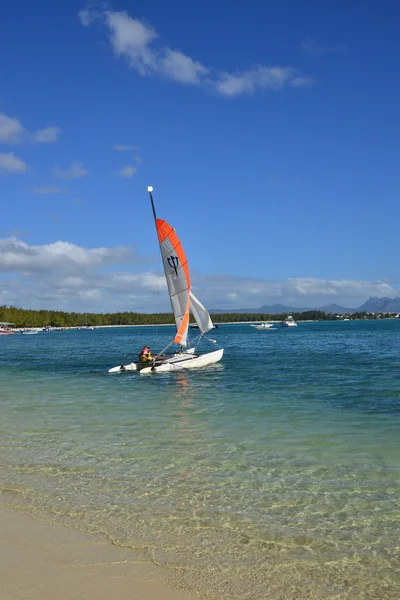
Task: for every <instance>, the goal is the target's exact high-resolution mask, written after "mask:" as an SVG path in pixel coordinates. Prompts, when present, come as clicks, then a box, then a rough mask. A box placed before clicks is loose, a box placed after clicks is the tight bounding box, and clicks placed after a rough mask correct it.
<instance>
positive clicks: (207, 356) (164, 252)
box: [108, 186, 224, 374]
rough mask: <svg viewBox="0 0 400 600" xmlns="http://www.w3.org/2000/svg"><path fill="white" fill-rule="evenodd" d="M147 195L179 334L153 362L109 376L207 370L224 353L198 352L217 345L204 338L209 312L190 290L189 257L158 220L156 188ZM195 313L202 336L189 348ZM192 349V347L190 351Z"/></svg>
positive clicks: (139, 363)
mask: <svg viewBox="0 0 400 600" xmlns="http://www.w3.org/2000/svg"><path fill="white" fill-rule="evenodd" d="M147 191H148V193H149V196H150V202H151V208H152V212H153V217H154V223H155V226H156V231H157V236H158V242H159V245H160V251H161V258H162V262H163V266H164V273H165V278H166V280H167V288H168V293H169V298H170V301H171V307H172V312H173V315H174V319H175V325H176V334H175V336H174V338H173V339H172V340H171V341H170V342H169V343H168V345H167V346H166V347H165V348H163V349H162V350H161V351H160V352H159V353H158V354H157V355H155V356H154V357H152V358H151V360H150V361H146V362H142V361H141V360H138V361H136V362H132V363H130V364H128V365H120V366H117V367H113V368H111V369H109V371H108V372H109V373H121V372H123V371H139V372H140V374H151V373H166V372H169V371H178V370H182V369H194V368H198V367H205V366H207V365H210V364H213V363H216V362H218V361H220V360H221V358H222V356H223V354H224V349H223V348H219V349H218V350H214V351H212V352H206V353H204V354H202V353H200V352H199V351H198V347H199V344H200V342H201V341H202V340H203V339H204V340H206V341H209V342H210V343H213V344H215V343H216V341H215V340H211V339H208V338H206V337H205V334H206V333H207V332H208V331H210V330H211V329H213V328H214V325H213V322H212V321H211V317H210V315H209V313H208V311H207V309H206V308H205V307H204V306H203V305H202V303H201V302H200V300H198V299H197V298H196V296H195V295H194V294H193V292H192V290H191V282H190V274H189V267H188V262H187V259H186V255H185V253H184V250H183V248H182V244H181V242H180V240H179V238H178V236H177V235H176V233H175V230H174V229H173V228H172V227H171V225H169V224H168V223H167V222H166V221H164V220H163V219H158V218H157V216H156V210H155V207H154V201H153V194H152V192H153V188H152V187H151V186H149V187H148V188H147ZM190 312H191V313H192V315H193V317H194V318H195V321H196V323H197V326H198V328H199V330H200V335H199V336H197V338H196V339H195V340H193V344H189V339H188V330H189V313H190ZM173 344H177V345H178V346H179V350H177V351H175V352H173V353H172V354H167V350H168V349H169V348H170V347H171V346H172V345H173ZM188 346H189V347H188Z"/></svg>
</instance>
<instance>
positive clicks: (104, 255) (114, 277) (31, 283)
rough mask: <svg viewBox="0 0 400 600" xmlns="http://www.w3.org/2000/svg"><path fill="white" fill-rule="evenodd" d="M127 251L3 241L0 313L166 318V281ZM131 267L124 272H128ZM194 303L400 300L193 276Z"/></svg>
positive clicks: (337, 287) (306, 281)
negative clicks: (8, 308)
mask: <svg viewBox="0 0 400 600" xmlns="http://www.w3.org/2000/svg"><path fill="white" fill-rule="evenodd" d="M150 262H152V263H153V262H154V263H156V264H158V257H154V258H151V259H146V258H144V257H141V256H139V255H138V254H137V253H135V252H134V251H133V249H132V248H130V247H127V246H121V247H116V248H83V247H80V246H77V245H75V244H71V243H68V242H63V241H58V242H54V243H50V244H44V245H39V246H33V245H29V244H27V243H25V242H23V241H21V240H19V239H17V238H15V237H12V238H9V239H0V273H3V275H2V277H3V279H2V282H3V285H1V286H0V305H1V304H4V303H12V304H17V305H19V306H25V307H27V308H28V307H31V308H57V307H58V308H63V309H65V310H82V311H85V312H86V311H98V312H101V311H103V312H104V311H107V312H109V311H111V312H112V311H118V310H132V311H140V312H157V311H170V306H169V299H168V294H167V288H166V282H165V277H164V274H163V273H162V272H161V271H158V272H154V271H151V270H146V271H144V272H143V266H144V265H146V264H149V263H150ZM128 265H129V266H128ZM192 282H193V285H194V290H195V293H196V295H198V297H199V298H200V299H201V301H202V302H203V303H204V304H205V306H207V307H208V308H219V309H225V310H232V311H233V310H235V309H238V308H251V309H258V308H260V307H261V306H262V305H271V304H275V303H280V304H284V305H291V306H294V307H296V306H297V307H299V308H317V307H320V306H324V305H327V304H330V303H332V302H335V303H338V304H341V305H342V306H345V307H346V306H348V307H357V306H360V305H361V304H362V303H363V302H365V300H366V299H367V298H368V297H370V296H377V297H382V296H388V297H394V296H396V295H399V294H398V293H396V290H395V289H394V288H393V287H392V286H391V285H390V284H389V283H388V282H384V281H357V280H349V279H317V278H312V277H309V278H293V279H286V280H282V281H266V280H257V279H248V278H244V277H232V276H227V275H208V276H201V277H200V276H196V274H195V273H194V274H192Z"/></svg>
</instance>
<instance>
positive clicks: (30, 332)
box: [21, 329, 39, 335]
mask: <svg viewBox="0 0 400 600" xmlns="http://www.w3.org/2000/svg"><path fill="white" fill-rule="evenodd" d="M21 333H22V334H23V335H37V334H38V333H39V330H38V329H26V330H25V331H21Z"/></svg>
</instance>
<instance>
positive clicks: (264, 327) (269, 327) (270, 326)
mask: <svg viewBox="0 0 400 600" xmlns="http://www.w3.org/2000/svg"><path fill="white" fill-rule="evenodd" d="M250 327H254V329H259V330H260V331H271V330H274V331H276V329H274V326H273V324H272V323H252V324H251V325H250Z"/></svg>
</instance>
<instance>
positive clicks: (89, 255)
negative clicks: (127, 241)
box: [0, 237, 140, 274]
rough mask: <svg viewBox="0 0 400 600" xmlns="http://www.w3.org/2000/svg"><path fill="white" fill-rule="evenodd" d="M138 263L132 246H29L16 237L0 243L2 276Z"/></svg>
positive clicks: (67, 243) (66, 243)
mask: <svg viewBox="0 0 400 600" xmlns="http://www.w3.org/2000/svg"><path fill="white" fill-rule="evenodd" d="M129 262H131V263H132V262H133V263H138V262H140V259H139V258H138V256H137V255H135V253H134V252H133V250H132V248H130V247H129V246H117V247H115V248H82V247H81V246H76V245H75V244H70V243H69V242H62V241H59V242H53V243H52V244H44V245H42V246H30V245H29V244H27V243H26V242H23V241H21V240H19V239H17V238H15V237H11V238H8V239H3V240H1V239H0V272H3V273H20V274H21V273H24V274H27V273H42V272H43V271H56V272H58V273H60V274H62V273H64V274H65V273H69V272H70V271H75V272H76V271H81V270H84V269H91V268H94V267H104V266H107V265H114V264H124V263H129Z"/></svg>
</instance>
